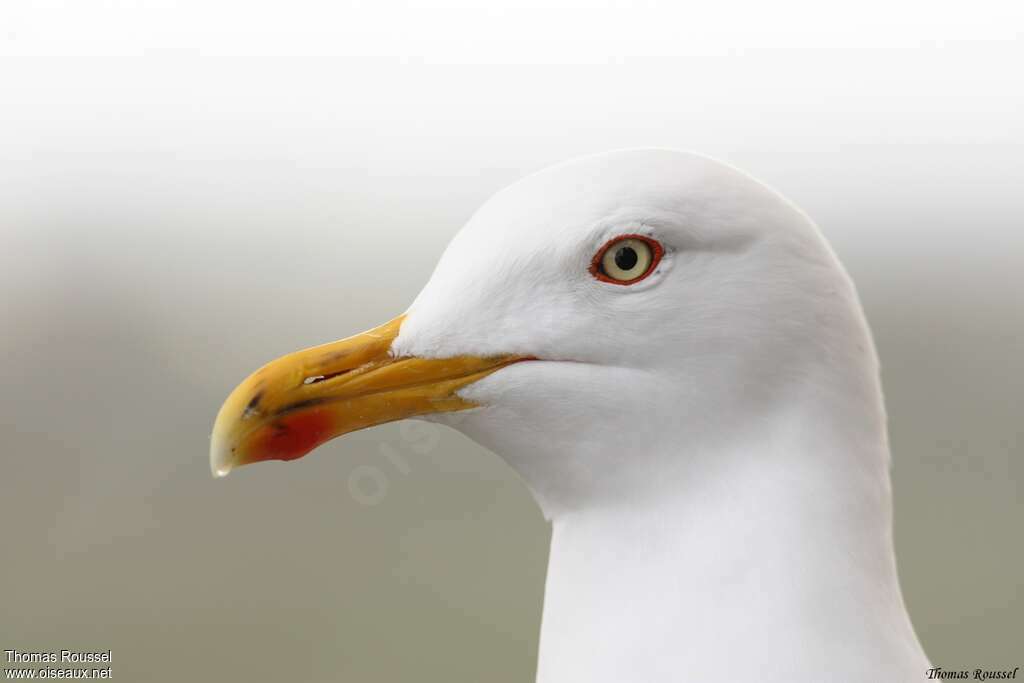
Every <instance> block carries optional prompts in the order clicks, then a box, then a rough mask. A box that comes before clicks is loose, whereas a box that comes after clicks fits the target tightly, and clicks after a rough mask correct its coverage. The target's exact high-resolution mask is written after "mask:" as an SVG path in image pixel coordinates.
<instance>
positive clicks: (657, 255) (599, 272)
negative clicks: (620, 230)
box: [590, 233, 665, 285]
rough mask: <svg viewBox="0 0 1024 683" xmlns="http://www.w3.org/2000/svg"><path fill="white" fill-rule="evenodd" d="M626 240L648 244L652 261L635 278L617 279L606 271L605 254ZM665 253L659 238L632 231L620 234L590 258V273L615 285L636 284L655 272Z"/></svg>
mask: <svg viewBox="0 0 1024 683" xmlns="http://www.w3.org/2000/svg"><path fill="white" fill-rule="evenodd" d="M624 240H638V241H640V242H643V243H644V244H646V245H647V246H648V248H649V249H650V250H651V262H650V263H649V264H648V265H647V268H646V270H644V272H643V273H641V274H640V275H637V276H636V277H635V278H632V279H630V280H617V279H615V278H613V277H611V276H610V275H608V274H607V273H606V272H605V271H604V265H603V263H604V257H605V254H607V253H608V250H609V249H611V248H612V247H614V246H615V245H616V244H618V243H620V242H622V241H624ZM664 255H665V248H664V247H662V246H661V243H660V242H658V240H656V239H653V238H651V237H648V236H647V235H638V234H632V233H631V234H627V235H618V236H616V237H613V238H611V239H610V240H608V241H607V242H605V243H604V246H602V247H601V248H600V249H598V250H597V253H596V254H594V258H592V259H590V274H591V275H593V276H594V277H595V278H596V279H598V280H600V281H601V282H608V283H610V284H613V285H632V284H636V283H637V282H640V281H641V280H643V279H645V278H646V277H647V276H648V275H650V274H651V273H653V272H654V270H655V269H656V268H657V267H658V263H660V262H661V257H662V256H664Z"/></svg>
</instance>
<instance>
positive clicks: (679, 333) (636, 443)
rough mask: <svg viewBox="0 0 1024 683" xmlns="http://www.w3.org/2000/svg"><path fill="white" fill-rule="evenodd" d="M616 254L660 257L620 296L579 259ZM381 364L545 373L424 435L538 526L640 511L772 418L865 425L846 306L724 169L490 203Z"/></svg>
mask: <svg viewBox="0 0 1024 683" xmlns="http://www.w3.org/2000/svg"><path fill="white" fill-rule="evenodd" d="M625 235H642V236H646V237H648V238H650V239H652V240H655V241H656V242H657V243H658V244H659V245H661V247H662V248H663V250H664V255H663V256H662V258H661V259H660V261H659V262H658V263H657V265H656V266H655V267H654V268H653V269H652V270H651V272H650V273H649V274H648V275H647V277H645V278H643V279H641V280H639V281H637V282H635V283H633V284H625V285H624V284H618V283H614V282H609V281H606V280H603V279H599V277H595V274H594V273H593V272H592V270H593V268H592V263H593V260H594V257H595V254H598V252H599V251H600V250H601V249H602V247H603V246H604V245H607V244H609V242H614V241H615V240H616V238H619V237H621V236H625ZM640 265H642V264H640ZM392 351H393V353H395V354H396V355H400V356H417V357H425V358H441V357H452V356H461V355H471V356H495V355H502V354H513V355H517V356H529V357H536V358H539V359H541V360H542V361H545V362H538V363H517V364H515V365H511V366H509V367H506V368H504V369H502V370H500V371H499V372H495V373H493V374H491V375H489V376H487V377H486V378H484V379H482V380H480V381H478V382H476V383H475V384H472V385H470V386H468V387H466V388H464V389H462V390H461V395H462V396H463V397H465V398H467V399H469V400H470V401H472V402H473V403H476V404H479V405H480V406H482V407H481V408H478V409H476V410H472V411H468V412H465V413H446V414H441V415H436V416H431V418H432V419H438V420H440V421H444V422H447V423H449V424H452V425H453V426H454V427H455V428H457V429H459V430H461V431H463V432H464V433H466V434H467V435H468V436H470V437H471V438H473V439H475V440H477V441H479V442H480V443H482V444H484V445H486V446H488V447H490V448H491V449H493V450H495V451H496V452H498V453H499V454H501V455H503V456H504V457H505V458H506V459H507V460H508V461H509V462H510V463H511V464H512V466H513V467H515V468H516V469H517V470H518V471H519V472H520V473H521V474H522V475H523V476H524V477H525V479H526V480H527V482H528V483H529V485H530V486H531V487H532V488H533V490H534V492H535V493H536V495H537V496H538V498H539V499H540V501H541V504H542V505H543V506H544V509H545V512H546V513H548V514H549V515H552V514H557V512H558V510H561V509H575V508H577V507H579V506H586V505H588V504H595V503H600V504H614V503H615V502H624V501H625V502H628V501H629V500H630V497H631V496H633V495H644V496H649V495H651V494H652V493H653V492H654V490H655V489H656V488H658V487H659V485H660V484H661V483H662V482H665V481H666V478H667V475H668V474H669V473H670V472H677V473H679V474H683V475H684V476H690V475H692V474H693V473H694V468H698V467H702V466H704V465H706V463H702V462H700V456H701V453H703V452H709V451H716V450H717V449H715V446H716V444H717V443H719V442H725V441H736V440H738V439H745V438H756V437H755V436H754V435H756V434H761V433H763V427H764V425H765V424H766V423H767V422H768V421H771V420H773V419H774V418H776V417H777V416H778V414H779V412H780V411H781V410H783V408H784V407H785V406H786V405H787V400H793V399H797V400H801V401H821V400H830V399H841V400H843V401H847V402H851V401H852V402H854V403H858V402H859V403H860V404H861V405H863V406H865V407H866V409H867V410H868V411H869V412H872V413H873V414H874V418H875V420H876V421H878V422H879V423H880V422H881V420H882V419H883V418H882V415H881V401H880V396H879V394H878V387H877V363H876V360H875V356H874V351H873V348H872V345H871V341H870V337H869V335H868V333H867V328H866V326H865V323H864V320H863V317H862V314H861V311H860V306H859V303H858V301H857V298H856V294H855V292H854V290H853V287H852V285H851V283H850V281H849V279H848V277H847V276H846V274H845V272H844V271H843V269H842V267H841V266H840V264H839V263H838V261H837V260H836V258H835V257H834V255H833V254H832V252H831V250H830V249H829V247H828V246H827V244H826V243H825V241H824V240H823V239H822V237H821V235H820V233H819V232H818V230H817V229H816V228H815V227H814V225H813V224H812V223H811V221H810V220H809V219H808V218H807V217H806V216H805V215H804V214H803V213H802V212H800V211H799V210H798V209H797V208H796V207H794V206H793V205H792V204H791V203H789V202H788V201H786V200H785V199H783V198H782V197H781V196H779V195H778V194H777V193H775V192H774V191H772V190H771V189H769V188H767V187H765V186H764V185H762V184H760V183H758V182H757V181H755V180H754V179H752V178H750V177H749V176H747V175H745V174H743V173H741V172H739V171H737V170H735V169H733V168H731V167H729V166H726V165H725V164H722V163H720V162H717V161H714V160H711V159H709V158H706V157H703V156H699V155H695V154H687V153H681V152H675V151H668V150H631V151H621V152H612V153H608V154H601V155H597V156H590V157H586V158H582V159H579V160H575V161H571V162H568V163H564V164H561V165H558V166H555V167H552V168H548V169H546V170H543V171H541V172H539V173H536V174H534V175H531V176H529V177H527V178H525V179H523V180H520V181H519V182H517V183H515V184H514V185H512V186H511V187H508V188H506V189H505V190H503V191H501V192H499V193H498V194H497V195H495V196H494V197H493V198H491V199H490V200H489V201H488V202H487V203H486V204H484V205H483V207H482V208H481V209H480V210H479V211H478V212H477V213H476V214H475V215H474V216H473V217H472V219H471V220H470V221H469V222H468V224H467V225H466V226H465V227H464V228H463V229H462V231H461V232H459V234H458V235H457V236H456V237H455V239H454V240H453V241H452V243H451V244H450V245H449V247H448V249H447V251H446V252H445V254H444V256H443V257H442V258H441V261H440V263H439V264H438V266H437V269H436V270H435V272H434V274H433V276H432V277H431V279H430V281H429V282H428V283H427V285H426V287H425V288H424V289H423V291H422V292H421V293H420V295H419V296H418V297H417V299H416V301H415V302H414V303H413V305H412V307H411V308H410V309H409V311H408V314H407V317H406V319H405V322H404V324H403V325H402V327H401V332H400V334H399V336H398V338H397V339H396V340H395V342H394V345H393V347H392ZM851 392H852V394H851ZM719 452H720V451H719ZM666 453H670V454H671V455H672V456H673V457H672V459H667V458H666V457H665V454H666ZM687 473H689V474H687ZM673 485H674V484H673ZM667 493H669V494H670V495H671V493H672V491H671V490H670V491H667Z"/></svg>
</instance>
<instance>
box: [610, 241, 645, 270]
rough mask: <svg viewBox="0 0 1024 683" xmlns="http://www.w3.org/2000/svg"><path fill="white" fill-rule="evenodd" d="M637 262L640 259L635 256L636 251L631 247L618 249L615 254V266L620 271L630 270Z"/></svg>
mask: <svg viewBox="0 0 1024 683" xmlns="http://www.w3.org/2000/svg"><path fill="white" fill-rule="evenodd" d="M639 260H640V257H639V256H637V255H636V250H635V249H633V247H619V249H618V250H617V251H616V252H615V265H617V266H618V267H619V268H622V270H632V269H633V266H635V265H636V262H637V261H639Z"/></svg>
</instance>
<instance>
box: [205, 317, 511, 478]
mask: <svg viewBox="0 0 1024 683" xmlns="http://www.w3.org/2000/svg"><path fill="white" fill-rule="evenodd" d="M403 318H404V316H399V317H397V318H395V319H394V320H392V321H391V322H388V323H385V324H384V325H381V326H380V327H377V328H374V329H372V330H370V331H368V332H363V333H362V334H358V335H356V336H354V337H349V338H348V339H342V340H341V341H336V342H333V343H331V344H324V345H322V346H315V347H313V348H310V349H306V350H304V351H296V352H295V353H290V354H288V355H287V356H283V357H281V358H278V359H277V360H275V361H272V362H270V363H268V364H267V365H264V366H263V367H262V368H260V369H259V370H257V371H256V372H254V373H253V374H251V375H250V376H249V377H248V378H247V379H246V380H245V381H244V382H242V383H241V384H239V385H238V386H237V387H236V388H235V390H234V391H232V392H231V395H230V396H228V398H227V400H226V401H225V402H224V405H223V406H221V409H220V412H219V413H218V414H217V420H216V422H215V423H214V425H213V436H212V439H211V443H210V467H211V468H212V470H213V474H214V476H217V477H223V476H225V475H227V473H228V472H230V471H231V470H232V468H234V467H238V466H240V465H247V464H249V463H252V462H259V461H261V460H295V459H296V458H301V457H302V456H304V455H306V454H307V453H309V452H310V451H312V450H313V449H314V448H316V447H317V446H319V445H320V444H323V443H325V442H327V441H330V440H331V439H333V438H335V437H337V436H341V435H342V434H347V433H348V432H353V431H356V430H357V429H363V428H365V427H372V426H373V425H378V424H382V423H384V422H391V421H394V420H401V419H402V418H406V417H413V416H416V415H427V414H429V413H444V412H451V411H455V410H465V409H466V408H473V407H476V406H475V404H473V403H470V402H469V401H465V400H463V399H461V398H459V397H458V396H456V394H455V392H456V391H458V390H459V389H461V388H462V387H464V386H466V385H468V384H472V383H473V382H475V381H477V380H479V379H481V378H483V377H486V376H487V375H489V374H491V373H492V372H494V371H496V370H498V369H500V368H503V367H505V366H506V365H509V364H511V363H515V362H516V361H520V360H524V358H522V357H519V356H496V357H490V358H478V357H475V356H458V357H454V358H438V359H428V358H412V357H406V358H395V357H393V356H391V355H389V352H388V351H389V349H390V348H391V342H392V341H394V339H395V337H397V336H398V331H399V328H400V327H401V325H402V320H403Z"/></svg>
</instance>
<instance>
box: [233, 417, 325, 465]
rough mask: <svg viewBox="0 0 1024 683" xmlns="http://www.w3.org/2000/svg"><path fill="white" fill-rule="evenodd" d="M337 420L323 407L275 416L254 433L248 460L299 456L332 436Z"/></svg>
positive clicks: (257, 460) (291, 458) (282, 458)
mask: <svg viewBox="0 0 1024 683" xmlns="http://www.w3.org/2000/svg"><path fill="white" fill-rule="evenodd" d="M332 424H333V420H332V418H331V415H330V413H329V412H328V411H327V410H326V409H325V408H323V407H317V408H309V409H306V410H302V411H298V412H295V413H292V414H290V415H285V416H283V417H280V418H278V419H276V420H274V421H273V422H272V423H270V424H269V425H267V426H265V427H263V428H261V429H260V430H259V431H258V432H256V433H255V434H254V435H253V436H252V440H251V441H250V444H249V447H248V448H247V449H246V450H247V451H249V452H248V453H247V454H244V455H243V458H244V460H245V461H246V462H259V461H261V460H295V459H296V458H301V457H302V456H304V455H306V454H307V453H309V452H310V451H311V450H313V449H314V448H316V447H317V446H319V445H320V444H322V443H324V442H325V441H328V440H329V439H330V438H331V426H332Z"/></svg>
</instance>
